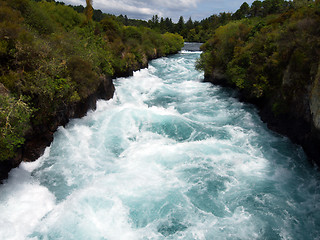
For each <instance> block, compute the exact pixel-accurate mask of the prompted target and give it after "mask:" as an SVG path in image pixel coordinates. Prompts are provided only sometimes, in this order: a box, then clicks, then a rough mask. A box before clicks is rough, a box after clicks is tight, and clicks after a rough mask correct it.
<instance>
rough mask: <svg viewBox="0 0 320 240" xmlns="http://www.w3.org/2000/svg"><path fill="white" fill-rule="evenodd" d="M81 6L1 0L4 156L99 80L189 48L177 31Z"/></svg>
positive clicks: (0, 137) (0, 140)
mask: <svg viewBox="0 0 320 240" xmlns="http://www.w3.org/2000/svg"><path fill="white" fill-rule="evenodd" d="M74 8H75V9H76V10H77V11H75V10H74ZM79 12H83V8H81V7H80V8H79V9H78V8H77V7H70V6H65V5H64V4H63V3H58V2H55V1H33V0H0V153H1V154H0V161H2V160H7V159H9V158H12V157H14V156H15V153H16V150H17V147H19V146H21V145H22V144H23V143H24V140H25V135H26V134H29V133H30V132H31V131H33V130H35V129H40V128H42V129H43V128H47V129H52V122H54V120H55V118H56V117H57V115H58V114H60V113H61V111H63V109H66V108H67V106H70V105H72V104H76V103H78V102H80V101H83V100H84V99H86V98H87V97H88V96H90V94H92V93H94V92H95V91H96V90H97V88H98V85H99V84H100V82H101V81H99V79H101V78H105V77H106V76H109V77H113V76H122V75H125V74H127V73H128V72H130V71H132V70H137V69H139V68H141V67H142V66H147V62H148V60H149V59H153V58H156V57H161V56H165V55H167V54H171V53H176V52H178V51H179V50H180V49H181V47H182V46H183V39H182V37H181V36H179V35H177V34H172V33H165V34H160V33H158V32H156V31H154V30H152V29H150V28H146V27H142V26H139V27H134V26H124V25H123V24H122V23H120V22H119V21H118V20H117V18H116V17H115V16H112V15H106V14H103V17H101V18H99V19H98V20H100V21H99V22H97V21H92V20H91V19H90V17H88V16H86V15H85V14H83V13H79ZM99 13H100V11H94V16H93V17H94V19H96V18H97V14H98V15H99Z"/></svg>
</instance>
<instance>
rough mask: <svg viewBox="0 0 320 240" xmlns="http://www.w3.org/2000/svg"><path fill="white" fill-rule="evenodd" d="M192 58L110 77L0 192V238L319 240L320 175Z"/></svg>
mask: <svg viewBox="0 0 320 240" xmlns="http://www.w3.org/2000/svg"><path fill="white" fill-rule="evenodd" d="M198 57H199V53H197V52H193V53H191V52H183V53H181V54H177V55H175V56H172V57H168V58H162V59H158V60H155V61H152V62H151V64H150V67H149V69H144V70H141V71H138V72H136V73H135V74H134V76H133V77H130V78H122V79H118V80H116V83H115V84H116V89H117V91H116V95H115V97H114V99H113V100H110V101H99V102H98V107H97V110H96V111H93V112H89V113H88V114H87V116H86V117H84V118H82V119H76V120H72V121H71V122H70V123H69V124H68V125H67V127H65V128H64V127H60V128H59V130H58V131H57V132H56V134H55V138H54V141H53V143H52V144H51V147H50V148H47V150H46V152H45V154H44V156H43V157H41V158H40V159H38V160H37V161H36V162H34V163H22V164H21V165H20V167H19V168H17V169H14V170H12V171H11V173H10V177H9V179H8V181H7V182H6V183H5V184H4V185H2V186H0V239H4V240H7V239H66V240H69V239H77V240H81V239H99V240H100V239H108V240H119V239H125V240H135V239H209V240H211V239H304V240H305V239H320V212H319V210H320V174H319V172H318V171H316V170H315V169H314V168H313V167H312V166H311V165H310V164H309V163H308V162H307V159H306V157H305V155H304V153H303V151H302V150H301V148H300V147H299V146H296V145H293V144H292V143H291V142H290V141H289V140H288V139H287V138H285V137H282V136H279V135H277V134H275V133H273V132H271V131H270V130H268V129H267V128H266V126H265V124H264V123H262V122H261V121H260V119H259V117H258V115H257V113H256V110H255V109H254V107H252V106H251V105H247V104H244V103H240V102H239V101H238V100H236V99H235V98H234V97H233V96H234V93H233V92H232V91H230V90H226V89H223V88H220V87H217V86H213V85H211V84H208V83H201V79H202V78H203V74H202V73H199V72H197V71H196V70H194V64H195V60H196V59H197V58H198Z"/></svg>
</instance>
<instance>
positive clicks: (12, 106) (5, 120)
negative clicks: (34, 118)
mask: <svg viewBox="0 0 320 240" xmlns="http://www.w3.org/2000/svg"><path fill="white" fill-rule="evenodd" d="M30 116H31V109H30V108H29V107H28V105H27V104H26V103H25V102H24V101H23V97H20V98H19V99H18V100H17V99H15V98H13V97H10V96H9V95H1V94H0V152H1V154H0V161H4V160H6V159H8V158H11V157H14V155H15V150H16V149H17V148H18V147H20V146H21V145H22V144H23V143H24V140H25V139H24V134H25V133H26V132H27V130H28V129H29V127H30V125H29V120H30Z"/></svg>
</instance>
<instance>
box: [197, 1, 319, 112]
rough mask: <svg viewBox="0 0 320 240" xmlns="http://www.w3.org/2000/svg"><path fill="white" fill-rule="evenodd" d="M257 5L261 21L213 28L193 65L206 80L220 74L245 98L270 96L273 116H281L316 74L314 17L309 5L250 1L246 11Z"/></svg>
mask: <svg viewBox="0 0 320 240" xmlns="http://www.w3.org/2000/svg"><path fill="white" fill-rule="evenodd" d="M260 5H261V6H262V7H263V8H264V11H267V12H266V13H263V14H262V15H266V17H264V18H251V19H242V20H238V21H233V22H229V23H228V24H227V25H225V26H221V27H219V28H217V29H216V31H215V34H214V35H213V37H212V38H211V39H210V40H209V41H207V42H206V43H205V44H204V45H203V47H202V49H203V50H204V53H203V54H202V55H201V59H200V60H199V61H198V65H197V67H198V68H200V69H202V70H204V71H205V75H206V76H209V77H210V76H211V77H213V76H214V72H215V71H220V72H224V73H225V75H226V77H227V81H228V82H229V83H230V84H232V85H235V86H236V87H237V88H239V89H241V91H243V92H245V93H246V96H247V97H248V98H264V97H270V96H273V98H274V101H275V103H274V104H273V109H274V112H275V113H276V114H281V113H283V112H285V110H284V109H287V108H288V107H286V106H284V105H285V104H284V103H286V104H289V102H294V101H299V100H298V99H299V96H302V93H303V92H304V91H307V88H308V86H309V85H310V82H311V81H312V79H314V78H315V75H316V73H317V67H318V63H319V51H320V50H319V49H320V45H319V36H320V16H319V14H318V12H317V10H316V8H315V7H314V2H310V4H309V6H306V5H303V6H302V7H300V8H298V7H297V5H294V8H291V7H289V8H288V6H287V2H285V1H271V0H270V1H269V0H268V1H267V0H266V1H264V2H258V1H255V2H254V3H253V4H252V6H251V9H252V8H253V7H257V8H258V6H260ZM266 9H269V10H266ZM284 9H287V11H284ZM283 11H284V12H283ZM257 12H258V10H257ZM277 12H281V13H280V14H272V15H267V14H268V13H277ZM255 14H256V15H257V14H258V13H255ZM280 103H281V104H280Z"/></svg>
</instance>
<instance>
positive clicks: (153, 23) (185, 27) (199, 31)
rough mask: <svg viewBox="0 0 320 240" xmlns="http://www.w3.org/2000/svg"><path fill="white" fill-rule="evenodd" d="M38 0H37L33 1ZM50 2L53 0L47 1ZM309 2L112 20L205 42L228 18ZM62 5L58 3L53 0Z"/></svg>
mask: <svg viewBox="0 0 320 240" xmlns="http://www.w3.org/2000/svg"><path fill="white" fill-rule="evenodd" d="M37 1H40V0H37ZM48 1H53V0H48ZM309 2H312V1H308V0H294V1H285V0H265V1H254V2H253V3H252V4H251V6H249V4H248V3H246V2H244V3H243V4H242V5H241V6H240V8H239V9H238V10H237V11H236V12H234V13H230V12H222V13H219V14H214V15H212V16H210V17H208V18H205V19H203V20H201V21H193V20H192V19H191V17H190V18H189V19H188V20H186V19H184V18H183V17H182V16H181V17H180V18H179V20H178V22H177V23H174V22H173V21H172V19H171V18H168V17H167V18H163V17H159V16H158V15H154V16H153V17H152V18H151V19H150V20H149V21H144V20H138V19H129V18H128V17H127V16H126V15H120V16H117V17H116V20H117V21H118V22H120V23H122V24H123V25H125V26H136V27H140V26H143V27H149V28H151V29H154V30H156V31H157V32H160V33H166V32H170V33H178V34H180V35H181V36H183V38H184V39H185V41H190V42H205V41H207V40H208V39H209V38H210V37H211V36H212V34H213V33H214V31H215V29H217V28H218V27H220V26H223V25H225V24H227V23H228V22H230V21H234V20H240V19H242V18H255V17H265V16H267V15H270V14H277V13H281V12H285V11H288V10H290V9H294V8H295V7H296V6H297V5H303V4H307V5H308V3H309ZM57 3H60V4H64V3H62V2H57ZM71 7H72V8H73V9H74V10H76V11H77V12H79V13H84V11H85V7H84V6H82V5H79V6H71ZM107 16H111V15H110V14H106V13H103V12H102V11H101V10H96V9H95V10H94V12H93V19H94V20H95V21H101V20H102V19H103V18H105V17H107Z"/></svg>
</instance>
